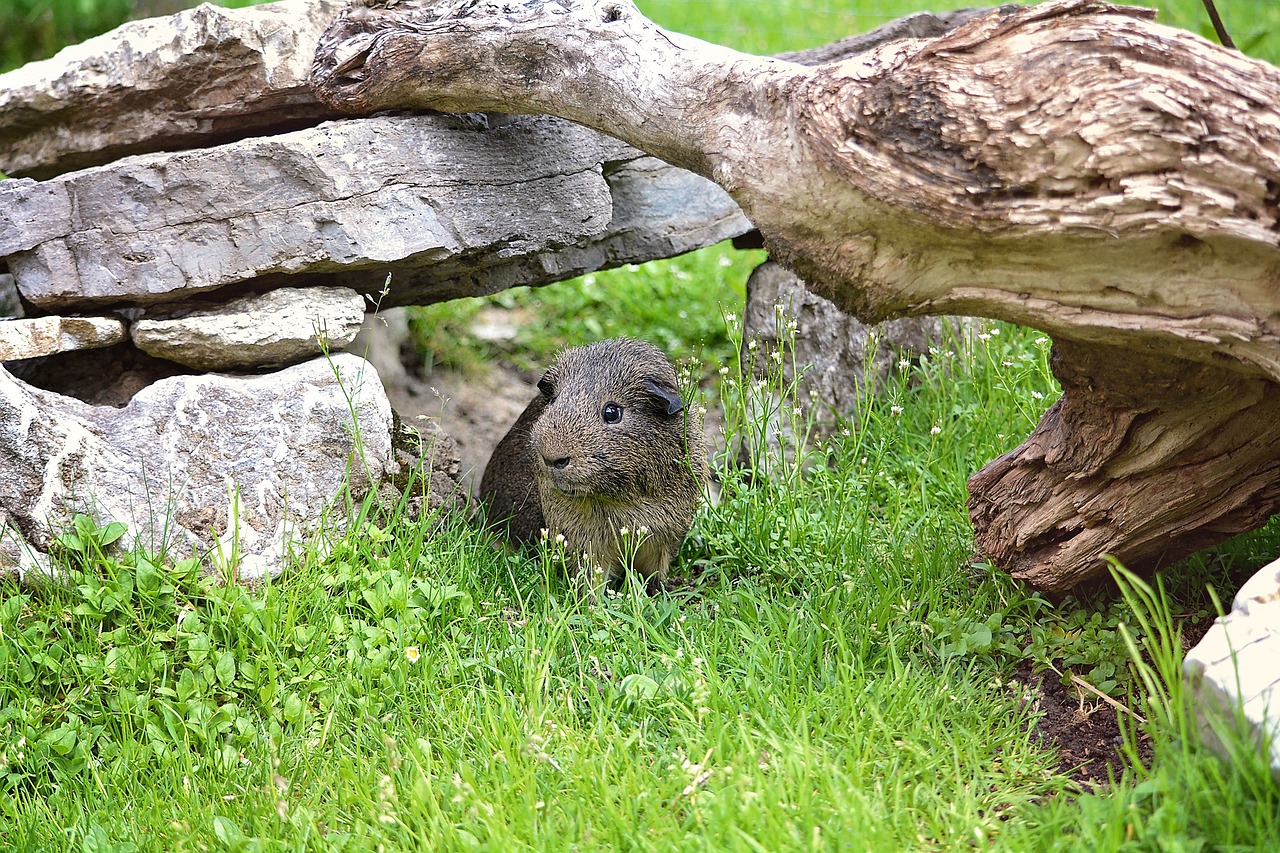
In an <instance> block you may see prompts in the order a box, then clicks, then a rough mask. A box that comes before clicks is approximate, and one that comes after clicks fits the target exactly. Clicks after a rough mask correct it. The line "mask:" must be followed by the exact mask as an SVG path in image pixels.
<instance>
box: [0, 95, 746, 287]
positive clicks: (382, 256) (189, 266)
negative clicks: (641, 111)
mask: <svg viewBox="0 0 1280 853" xmlns="http://www.w3.org/2000/svg"><path fill="white" fill-rule="evenodd" d="M750 227H751V225H750V223H749V222H748V221H747V220H746V218H745V217H744V216H743V215H742V213H741V211H740V210H739V209H738V207H737V205H735V204H734V202H733V200H732V199H731V198H730V197H729V196H728V194H726V193H725V192H724V191H723V190H721V189H720V188H719V187H717V186H716V185H715V184H713V183H711V182H710V181H707V180H705V179H703V178H700V177H698V176H696V175H693V174H692V173H689V172H686V171H684V170H681V169H676V168H674V167H672V166H669V165H667V164H664V163H661V162H660V161H658V160H655V159H653V158H648V157H641V156H640V155H639V154H638V153H637V152H635V151H634V150H633V149H630V148H627V147H626V146H624V145H622V144H621V143H619V142H617V141H615V140H612V139H610V138H609V137H606V136H602V135H600V134H597V133H594V132H593V131H589V130H587V129H585V128H582V127H579V126H577V125H573V124H571V123H569V122H564V121H561V120H559V119H552V118H548V117H545V116H516V117H509V116H497V117H484V116H440V115H425V116H381V117H375V118H368V119H359V120H350V121H342V122H331V123H326V124H324V125H321V126H320V127H318V128H314V129H311V130H306V131H298V132H296V133H289V134H282V135H280V136H273V137H266V138H259V139H250V140H245V141H243V142H239V143H235V144H232V145H225V146H220V147H217V148H213V149H209V150H207V151H191V152H179V153H175V154H153V155H145V156H140V157H131V158H126V159H124V160H121V161H119V162H117V163H112V164H110V165H109V166H103V167H101V168H97V169H89V170H85V171H83V172H75V173H72V174H69V175H64V176H61V177H58V178H54V179H52V180H49V181H46V182H43V183H36V182H33V181H24V180H17V181H4V182H0V256H3V255H5V254H9V255H10V257H9V258H8V261H7V263H8V265H9V268H10V270H11V271H12V272H13V274H14V276H15V278H16V279H17V286H18V288H19V290H20V291H21V292H22V294H23V296H24V297H25V298H27V299H28V300H29V301H31V302H33V303H35V304H37V305H40V306H42V307H44V308H46V309H50V310H57V309H58V308H59V307H61V306H72V305H74V306H84V305H92V304H94V303H104V302H107V303H116V302H120V301H128V302H132V303H135V304H146V303H149V302H159V301H175V300H179V299H185V298H190V297H191V296H192V295H194V294H197V293H201V292H204V291H208V290H212V289H215V288H218V287H222V286H224V285H228V284H233V283H237V282H241V281H245V280H253V279H258V278H264V277H266V278H268V280H269V283H270V286H278V285H279V284H280V283H281V278H280V276H281V274H289V275H293V276H295V277H296V279H295V280H296V281H297V284H299V285H302V284H308V283H310V284H321V283H333V284H338V285H342V286H348V287H352V288H354V289H357V290H361V291H363V292H366V293H379V292H380V291H381V289H382V288H383V285H384V283H385V282H386V278H387V275H388V274H390V275H391V280H390V289H389V290H388V292H387V294H386V296H385V297H380V300H381V301H380V305H381V307H391V306H393V305H404V304H415V303H416V304H428V303H431V302H437V301H441V300H444V299H452V298H456V297H458V296H477V295H484V294H488V293H495V292H497V291H499V290H502V289H504V288H507V287H512V286H516V285H538V284H546V283H549V282H552V281H559V280H561V279H565V278H570V277H572V276H574V275H577V274H579V273H582V272H588V271H591V270H594V269H601V268H608V267H613V266H619V265H621V264H626V263H639V262H643V261H646V260H652V259H654V258H659V257H669V256H671V255H674V254H678V253H681V252H685V251H690V250H692V249H696V248H700V247H701V246H705V245H709V244H711V243H714V242H717V241H719V240H723V239H726V238H729V237H733V236H736V235H738V234H741V233H743V232H745V231H747V230H749V229H750Z"/></svg>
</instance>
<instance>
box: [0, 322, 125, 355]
mask: <svg viewBox="0 0 1280 853" xmlns="http://www.w3.org/2000/svg"><path fill="white" fill-rule="evenodd" d="M124 339H125V328H124V323H122V322H120V321H119V320H113V319H111V318H109V317H35V318H31V319H23V320H3V321H0V361H13V360H15V359H21V358H37V357H39V356H42V355H53V354H54V353H57V352H72V351H74V350H81V349H99V348H101V347H109V346H111V345H112V344H117V343H119V342H120V341H123V340H124Z"/></svg>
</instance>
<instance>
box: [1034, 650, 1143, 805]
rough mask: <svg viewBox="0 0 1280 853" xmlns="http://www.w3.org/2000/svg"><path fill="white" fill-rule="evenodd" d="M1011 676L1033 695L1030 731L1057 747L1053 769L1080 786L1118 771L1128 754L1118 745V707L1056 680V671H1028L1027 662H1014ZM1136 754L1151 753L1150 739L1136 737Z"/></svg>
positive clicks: (1120, 739) (1106, 778) (1101, 781)
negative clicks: (1037, 715)
mask: <svg viewBox="0 0 1280 853" xmlns="http://www.w3.org/2000/svg"><path fill="white" fill-rule="evenodd" d="M1015 680H1016V681H1017V682H1019V683H1020V684H1022V685H1024V686H1025V687H1026V688H1028V689H1027V693H1028V694H1030V695H1031V696H1033V697H1034V698H1033V699H1032V700H1031V702H1032V703H1033V708H1032V710H1033V711H1035V712H1036V713H1038V714H1039V715H1040V716H1039V719H1038V720H1037V721H1036V723H1035V726H1034V727H1033V729H1032V735H1033V736H1034V737H1036V738H1037V739H1038V740H1039V741H1040V742H1041V744H1042V745H1044V746H1046V747H1051V748H1053V749H1055V750H1056V751H1057V753H1058V771H1059V772H1060V773H1063V774H1065V775H1067V776H1070V777H1071V778H1072V779H1074V780H1075V781H1077V782H1079V783H1080V784H1081V785H1083V786H1086V787H1093V786H1097V785H1106V784H1108V782H1109V780H1110V778H1112V777H1119V775H1120V774H1121V773H1122V772H1124V768H1125V766H1126V764H1128V762H1129V757H1128V755H1126V753H1125V751H1124V745H1123V744H1124V741H1123V737H1122V735H1121V732H1120V721H1119V717H1118V715H1119V714H1123V713H1124V712H1123V711H1119V710H1117V709H1116V708H1114V707H1113V706H1111V705H1109V704H1107V703H1106V702H1103V701H1102V700H1100V699H1098V697H1096V696H1094V695H1092V694H1089V693H1088V692H1086V691H1084V690H1083V689H1082V688H1079V687H1076V686H1075V685H1072V686H1070V687H1068V686H1065V685H1063V684H1062V681H1061V679H1060V678H1059V677H1058V674H1057V673H1056V672H1052V671H1051V672H1047V673H1044V672H1042V673H1033V672H1032V671H1031V664H1030V663H1029V662H1026V661H1024V662H1022V663H1020V664H1018V667H1017V674H1016V676H1015ZM1138 755H1139V757H1140V758H1141V760H1142V761H1143V762H1144V763H1145V762H1148V761H1150V759H1151V744H1150V743H1149V742H1148V741H1146V740H1145V739H1144V740H1140V741H1139V743H1138Z"/></svg>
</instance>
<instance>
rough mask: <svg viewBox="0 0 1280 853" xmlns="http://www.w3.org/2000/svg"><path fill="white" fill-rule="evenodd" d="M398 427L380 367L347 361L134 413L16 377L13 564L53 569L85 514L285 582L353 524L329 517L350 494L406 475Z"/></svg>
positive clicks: (147, 391)
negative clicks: (308, 548) (284, 572)
mask: <svg viewBox="0 0 1280 853" xmlns="http://www.w3.org/2000/svg"><path fill="white" fill-rule="evenodd" d="M396 431H397V427H396V425H395V423H394V420H393V415H392V412H391V407H390V405H389V403H388V402H387V399H386V395H385V394H384V392H383V388H382V383H381V382H380V381H379V379H378V375H377V373H376V372H375V371H374V370H373V368H372V367H371V366H370V365H369V364H368V363H367V362H365V361H364V360H363V359H360V358H357V357H356V356H354V355H350V354H345V353H342V354H338V355H335V356H333V357H331V358H329V359H324V358H320V359H314V360H312V361H308V362H305V363H303V364H299V365H296V366H293V367H289V368H286V369H284V370H280V371H278V372H275V373H270V374H266V375H263V376H253V377H228V376H222V375H218V374H206V375H200V376H176V377H171V378H168V379H162V380H160V381H158V382H156V383H154V384H152V385H150V386H148V387H146V388H144V389H143V390H141V391H140V392H138V394H137V395H135V396H134V398H133V399H132V400H131V401H130V402H129V403H128V405H126V406H124V407H123V408H118V409H117V408H110V407H96V406H90V405H88V404H85V403H81V402H80V401H78V400H74V399H71V398H68V397H63V396H60V395H58V394H54V393H52V392H48V391H42V390H40V389H37V388H33V387H31V386H29V385H26V384H25V383H22V382H20V381H18V380H16V379H14V378H13V377H12V376H11V375H10V374H9V373H8V372H7V371H4V370H2V369H0V483H3V484H4V486H3V491H0V535H2V536H3V544H0V571H4V572H10V573H19V574H20V575H23V574H25V573H30V572H40V571H41V570H42V567H47V565H48V562H47V555H48V554H49V552H50V550H51V548H52V547H53V546H54V543H55V541H56V537H57V535H58V534H60V533H62V532H64V531H65V530H66V529H67V528H68V526H69V524H70V522H71V520H72V519H73V518H74V516H75V515H76V514H84V515H87V516H90V517H91V518H93V519H95V520H96V521H97V522H98V523H99V524H107V523H109V522H113V521H118V522H122V523H124V524H125V525H126V526H127V528H128V533H127V535H126V537H125V539H124V540H123V541H122V543H121V544H122V545H124V546H125V547H130V546H134V545H136V546H138V547H141V548H143V549H145V550H148V551H161V550H163V551H167V552H168V553H169V554H171V555H177V556H189V555H195V556H199V557H202V558H204V559H206V561H207V562H208V565H209V567H210V570H211V571H212V570H221V571H224V572H227V573H229V574H231V575H232V576H234V577H236V578H238V579H240V580H253V579H257V578H261V577H264V576H266V575H274V574H276V573H278V572H279V571H280V569H281V568H282V566H283V565H284V563H285V561H286V558H287V557H288V555H289V553H290V551H291V549H292V548H293V547H294V546H295V545H297V544H299V543H300V542H302V541H304V540H305V539H306V538H307V537H309V536H312V535H314V534H316V533H317V532H318V531H321V530H326V529H328V530H335V531H337V530H340V529H341V525H342V524H343V521H344V519H345V516H346V513H345V511H339V512H335V513H332V514H330V512H329V511H330V510H331V509H332V508H334V506H335V501H337V500H338V499H339V498H340V497H343V496H344V494H347V492H346V490H348V489H349V495H350V496H351V497H352V498H354V499H356V500H359V499H361V497H362V496H363V495H365V494H367V493H368V492H369V491H370V490H371V489H374V488H377V487H380V486H382V485H383V484H385V483H390V482H395V481H397V480H399V481H403V480H404V479H405V477H406V472H405V471H404V465H403V464H402V463H401V461H399V460H398V459H397V453H396V451H395V449H394V448H393V441H392V437H393V434H395V432H396ZM406 461H408V460H406ZM442 462H447V460H442ZM447 469H448V465H447V464H445V465H443V467H442V468H441V470H446V471H447ZM426 480H427V481H431V480H432V472H431V471H428V472H427V473H426ZM443 502H444V501H443V500H442V501H437V502H436V505H437V506H439V505H441V504H442V503H443Z"/></svg>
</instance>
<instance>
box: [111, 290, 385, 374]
mask: <svg viewBox="0 0 1280 853" xmlns="http://www.w3.org/2000/svg"><path fill="white" fill-rule="evenodd" d="M363 322H364V297H363V296H361V295H360V294H358V293H356V292H355V291H354V290H349V289H348V288H345V287H299V288H293V287H282V288H278V289H276V290H272V291H268V292H267V293H264V294H262V295H261V296H247V297H243V298H241V299H235V300H232V301H231V302H228V303H226V304H225V305H221V306H218V307H215V308H208V309H201V310H196V311H192V312H190V313H188V314H186V315H184V316H182V317H176V318H173V319H167V320H139V321H138V322H136V323H134V324H133V326H132V328H131V329H130V332H131V334H132V336H133V342H134V344H135V345H136V346H137V347H138V349H140V350H142V351H143V352H145V353H148V354H149V355H153V356H156V357H157V358H167V359H169V360H170V361H176V362H178V363H179V364H185V365H187V366H188V367H194V368H196V369H197V370H236V369H243V368H253V367H264V366H274V365H280V364H291V363H295V362H299V361H303V360H305V359H308V358H312V357H314V356H316V355H319V354H321V353H323V352H338V351H340V350H342V349H345V348H346V347H347V345H348V344H350V343H351V342H352V341H353V340H355V336H356V333H357V332H358V331H360V325H361V323H363Z"/></svg>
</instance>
